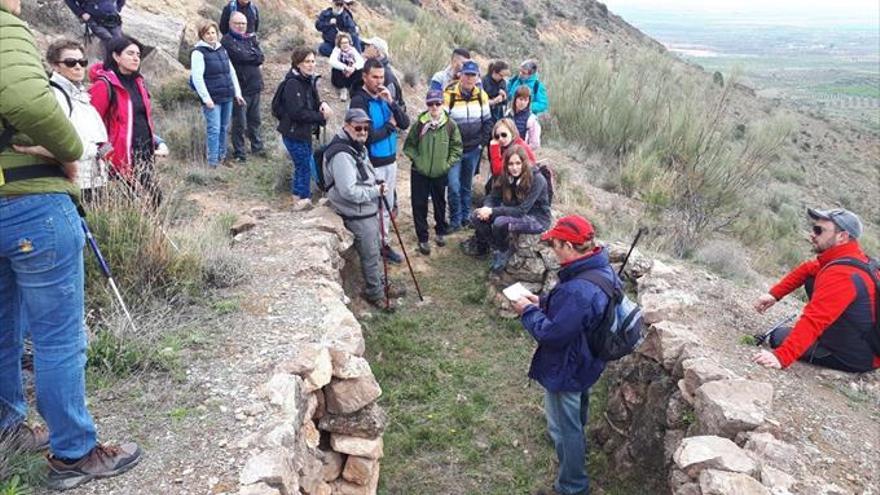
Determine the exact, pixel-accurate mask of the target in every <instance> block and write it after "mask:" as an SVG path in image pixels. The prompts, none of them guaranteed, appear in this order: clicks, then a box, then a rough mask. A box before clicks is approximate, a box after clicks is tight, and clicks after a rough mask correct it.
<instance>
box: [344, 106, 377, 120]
mask: <svg viewBox="0 0 880 495" xmlns="http://www.w3.org/2000/svg"><path fill="white" fill-rule="evenodd" d="M345 122H346V123H350V122H372V120H371V119H370V116H369V115H367V112H365V111H364V110H363V109H362V108H349V109H348V111H347V112H345Z"/></svg>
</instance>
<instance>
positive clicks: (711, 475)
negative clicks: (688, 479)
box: [700, 469, 771, 495]
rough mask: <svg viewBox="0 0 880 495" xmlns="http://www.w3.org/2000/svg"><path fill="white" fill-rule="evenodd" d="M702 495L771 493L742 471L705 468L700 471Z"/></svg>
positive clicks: (755, 494)
mask: <svg viewBox="0 0 880 495" xmlns="http://www.w3.org/2000/svg"><path fill="white" fill-rule="evenodd" d="M700 490H701V491H702V495H771V494H770V491H769V490H767V488H766V487H765V486H764V485H762V484H761V483H759V482H758V480H756V479H755V478H752V477H751V476H748V475H745V474H742V473H730V472H727V471H718V470H715V469H707V470H705V471H703V472H702V473H700Z"/></svg>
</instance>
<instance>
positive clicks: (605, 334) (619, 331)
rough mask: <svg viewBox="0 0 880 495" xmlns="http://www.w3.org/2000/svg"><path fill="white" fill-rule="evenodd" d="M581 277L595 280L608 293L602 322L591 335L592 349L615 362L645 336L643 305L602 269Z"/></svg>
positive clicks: (589, 271)
mask: <svg viewBox="0 0 880 495" xmlns="http://www.w3.org/2000/svg"><path fill="white" fill-rule="evenodd" d="M577 278H579V279H581V280H586V281H587V282H590V283H592V284H593V285H595V286H596V287H598V288H599V290H601V291H602V292H603V293H605V295H606V296H608V306H607V307H606V308H605V314H604V316H603V317H602V322H601V323H600V324H599V326H598V328H596V329H594V330H593V331H592V332H590V333H589V334H588V335H587V342H588V343H589V345H590V351H591V352H592V353H593V355H594V356H596V357H597V358H599V359H601V360H603V361H615V360H617V359H620V358H622V357H623V356H626V355H627V354H631V353H632V352H633V351H634V350H636V348H637V347H638V346H639V344H641V343H642V341H643V340H644V339H645V322H644V320H643V318H642V308H640V307H639V305H638V304H636V303H635V302H633V300H632V299H630V298H629V297H628V296H627V295H626V294H624V293H623V290H622V289H621V288H620V287H619V286H616V285H615V284H614V283H612V282H611V281H610V280H608V279H607V278H605V277H604V276H603V275H602V273H601V272H599V270H587V271H585V272H583V273H581V274H579V275H578V276H577Z"/></svg>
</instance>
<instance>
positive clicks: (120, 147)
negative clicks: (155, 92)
mask: <svg viewBox="0 0 880 495" xmlns="http://www.w3.org/2000/svg"><path fill="white" fill-rule="evenodd" d="M142 52H143V45H141V44H140V43H139V42H138V41H137V40H135V39H133V38H130V37H128V36H122V37H120V38H114V39H112V40H110V41H109V42H108V43H107V54H106V56H105V57H104V62H103V64H102V63H97V64H95V65H93V66H92V67H91V69H89V79H90V80H91V81H92V87H91V88H89V93H90V94H91V95H92V106H94V107H95V108H96V109H97V110H98V113H99V114H101V117H102V118H103V119H104V125H105V126H107V134H108V136H109V138H110V144H111V145H113V150H112V151H111V152H110V154H109V155H108V158H109V160H110V163H111V164H112V168H113V175H115V176H116V177H118V178H121V179H122V180H123V181H125V183H126V184H128V186H129V187H131V188H132V190H133V191H134V192H135V193H136V194H139V193H141V192H142V191H146V192H147V194H149V195H150V200H151V202H152V204H153V206H158V205H159V203H160V202H161V200H162V194H161V192H160V191H159V187H158V185H157V184H156V181H155V178H154V176H153V172H154V170H153V169H154V151H155V137H154V135H153V129H154V127H153V118H152V105H151V103H150V94H149V92H148V91H147V86H146V83H145V82H144V77H143V76H142V75H141V74H140V72H138V71H139V69H140V65H141V53H142Z"/></svg>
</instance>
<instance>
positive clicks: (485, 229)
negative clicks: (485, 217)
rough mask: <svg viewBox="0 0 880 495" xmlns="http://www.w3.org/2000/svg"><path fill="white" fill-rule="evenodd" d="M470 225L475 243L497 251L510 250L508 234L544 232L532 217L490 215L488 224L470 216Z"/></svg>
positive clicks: (474, 216)
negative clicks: (475, 239) (475, 238)
mask: <svg viewBox="0 0 880 495" xmlns="http://www.w3.org/2000/svg"><path fill="white" fill-rule="evenodd" d="M471 225H473V226H474V231H475V233H476V236H477V242H478V243H480V244H481V245H483V246H486V245H489V246H491V247H492V249H494V250H497V251H507V250H508V249H509V248H510V245H509V242H508V241H509V238H510V234H539V233H541V232H543V231H544V230H545V227H544V226H543V225H541V223H540V222H538V220H536V219H535V218H534V217H532V216H529V215H525V216H522V217H496V216H495V215H492V217H491V218H489V221H488V222H484V221H482V220H479V219H477V217H476V215H471Z"/></svg>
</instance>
